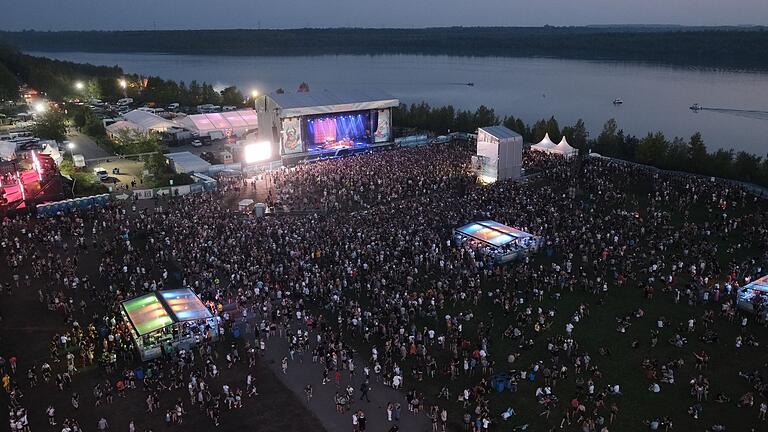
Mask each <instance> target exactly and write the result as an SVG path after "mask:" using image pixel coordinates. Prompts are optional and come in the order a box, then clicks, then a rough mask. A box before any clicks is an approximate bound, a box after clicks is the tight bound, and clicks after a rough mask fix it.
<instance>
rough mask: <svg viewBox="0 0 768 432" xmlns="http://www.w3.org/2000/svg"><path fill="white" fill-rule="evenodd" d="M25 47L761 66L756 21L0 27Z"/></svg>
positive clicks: (765, 40)
mask: <svg viewBox="0 0 768 432" xmlns="http://www.w3.org/2000/svg"><path fill="white" fill-rule="evenodd" d="M0 41H4V42H7V43H9V44H12V45H14V46H16V47H19V48H20V49H22V50H26V51H48V52H52V51H59V52H61V51H84V52H100V53H110V52H127V53H134V52H142V53H159V54H163V53H164V54H187V55H226V56H298V55H326V54H332V55H337V54H353V55H377V54H422V55H456V56H497V57H552V58H563V59H581V60H610V61H634V62H648V63H658V64H669V65H678V66H695V67H711V68H728V69H753V70H768V57H766V56H763V55H760V53H762V52H764V51H765V47H766V46H768V31H766V29H765V28H764V27H675V26H672V27H655V26H640V27H625V26H617V27H610V26H608V27H603V26H595V27H441V28H426V29H355V28H337V29H295V30H178V31H113V32H112V31H111V32H104V31H64V32H40V31H24V32H0Z"/></svg>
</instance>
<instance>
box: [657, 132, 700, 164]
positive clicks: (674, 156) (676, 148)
mask: <svg viewBox="0 0 768 432" xmlns="http://www.w3.org/2000/svg"><path fill="white" fill-rule="evenodd" d="M661 167H662V168H665V169H671V170H678V171H680V170H682V171H686V170H689V169H691V168H695V167H691V166H689V163H688V143H686V142H685V140H684V139H682V138H679V137H675V139H673V140H672V142H671V143H670V144H669V147H668V148H667V154H666V155H665V157H664V160H662V161H661ZM691 171H693V170H691ZM693 172H698V171H693Z"/></svg>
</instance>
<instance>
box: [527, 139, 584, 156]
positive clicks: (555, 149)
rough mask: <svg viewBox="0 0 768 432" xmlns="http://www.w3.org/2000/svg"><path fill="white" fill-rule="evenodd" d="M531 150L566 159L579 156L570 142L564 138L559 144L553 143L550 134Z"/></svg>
mask: <svg viewBox="0 0 768 432" xmlns="http://www.w3.org/2000/svg"><path fill="white" fill-rule="evenodd" d="M531 150H535V151H540V152H544V153H551V154H559V155H561V156H564V157H571V156H576V155H577V154H578V152H579V151H578V150H576V149H575V148H573V147H572V146H571V145H570V144H568V141H567V140H566V139H565V137H563V139H561V140H560V143H559V144H555V143H554V142H552V140H551V139H550V138H549V134H548V133H546V134H544V138H543V139H542V140H541V141H540V142H539V143H537V144H533V145H532V146H531Z"/></svg>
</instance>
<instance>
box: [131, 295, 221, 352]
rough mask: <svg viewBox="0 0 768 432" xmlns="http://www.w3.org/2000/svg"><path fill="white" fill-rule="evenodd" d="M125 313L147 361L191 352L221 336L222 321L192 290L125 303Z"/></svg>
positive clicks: (148, 296)
mask: <svg viewBox="0 0 768 432" xmlns="http://www.w3.org/2000/svg"><path fill="white" fill-rule="evenodd" d="M121 312H122V314H123V319H125V321H126V322H128V323H129V324H130V327H131V334H132V337H133V341H134V344H135V345H136V348H137V349H138V351H139V354H140V355H141V359H142V360H144V361H146V360H151V359H154V358H158V357H160V356H162V351H163V350H164V349H165V350H166V352H170V351H173V350H175V349H189V348H190V347H192V346H194V345H195V344H197V343H200V342H203V341H214V340H216V339H217V338H218V335H219V322H218V318H216V317H215V316H214V315H213V314H212V313H211V311H210V310H209V309H208V307H206V305H205V304H204V303H203V302H202V300H200V298H199V297H198V296H197V295H195V293H194V292H192V290H191V289H188V288H184V289H175V290H168V291H156V292H152V293H149V294H145V295H143V296H140V297H136V298H133V299H131V300H128V301H125V302H123V303H122V310H121Z"/></svg>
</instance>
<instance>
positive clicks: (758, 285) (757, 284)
mask: <svg viewBox="0 0 768 432" xmlns="http://www.w3.org/2000/svg"><path fill="white" fill-rule="evenodd" d="M766 304H768V275H766V276H763V277H761V278H760V279H757V280H754V281H752V282H750V283H748V284H747V285H744V286H743V287H741V288H739V291H738V293H737V295H736V305H737V306H738V307H739V308H740V309H743V310H746V311H749V312H753V313H762V314H764V315H765V316H766V317H767V318H768V307H766ZM756 309H759V310H756Z"/></svg>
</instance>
